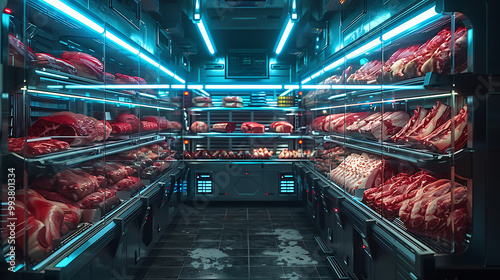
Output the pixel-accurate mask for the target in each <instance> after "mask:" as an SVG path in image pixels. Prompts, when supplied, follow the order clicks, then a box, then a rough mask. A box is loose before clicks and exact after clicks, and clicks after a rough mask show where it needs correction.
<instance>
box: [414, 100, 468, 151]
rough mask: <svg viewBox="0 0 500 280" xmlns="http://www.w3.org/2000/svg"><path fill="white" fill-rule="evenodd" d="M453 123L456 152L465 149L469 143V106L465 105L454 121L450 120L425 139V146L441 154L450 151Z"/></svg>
mask: <svg viewBox="0 0 500 280" xmlns="http://www.w3.org/2000/svg"><path fill="white" fill-rule="evenodd" d="M452 121H453V124H454V126H455V128H454V133H453V134H454V135H453V137H454V138H455V151H458V150H460V149H461V148H463V147H464V146H465V143H466V142H467V105H465V106H464V107H463V108H462V109H461V110H460V112H459V113H458V114H457V115H456V116H455V117H453V119H450V120H448V121H447V122H446V123H444V124H443V125H441V126H440V127H438V128H436V129H435V130H434V131H433V132H432V133H431V134H429V136H427V137H426V138H424V139H423V141H424V144H425V145H427V146H428V147H430V148H432V149H434V150H437V151H440V152H441V153H443V152H445V151H446V150H447V149H449V148H450V147H451V136H452V134H451V122H452Z"/></svg>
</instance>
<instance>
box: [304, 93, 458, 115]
mask: <svg viewBox="0 0 500 280" xmlns="http://www.w3.org/2000/svg"><path fill="white" fill-rule="evenodd" d="M457 94H458V93H456V92H454V93H444V94H437V95H426V96H418V97H409V98H398V99H389V100H383V101H372V102H364V103H354V104H345V105H338V106H330V107H321V108H313V109H311V111H318V110H327V109H336V108H343V107H353V106H363V105H370V104H381V103H392V102H398V101H408V100H418V99H425V98H439V97H450V96H451V95H457Z"/></svg>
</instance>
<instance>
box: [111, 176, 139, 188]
mask: <svg viewBox="0 0 500 280" xmlns="http://www.w3.org/2000/svg"><path fill="white" fill-rule="evenodd" d="M142 186H144V184H143V183H142V181H141V179H139V178H137V177H132V176H127V177H125V178H124V179H122V180H120V181H119V182H118V183H116V184H114V185H112V186H110V187H109V188H110V189H114V190H117V191H129V190H136V189H138V188H139V187H142Z"/></svg>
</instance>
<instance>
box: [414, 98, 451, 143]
mask: <svg viewBox="0 0 500 280" xmlns="http://www.w3.org/2000/svg"><path fill="white" fill-rule="evenodd" d="M450 113H451V109H450V106H448V105H445V104H443V103H441V101H437V104H436V105H434V107H433V108H432V109H431V110H430V111H429V113H428V114H427V115H426V116H425V118H424V119H423V120H422V121H421V122H420V123H419V124H418V126H416V127H415V128H414V129H413V130H412V131H410V132H409V139H411V140H416V141H421V140H423V139H425V138H426V137H427V136H428V135H430V134H431V133H432V132H433V131H434V129H436V128H437V127H439V126H441V125H442V124H444V123H445V122H446V121H447V120H448V118H449V117H450Z"/></svg>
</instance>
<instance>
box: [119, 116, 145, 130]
mask: <svg viewBox="0 0 500 280" xmlns="http://www.w3.org/2000/svg"><path fill="white" fill-rule="evenodd" d="M115 120H116V121H117V122H122V123H128V124H130V125H131V126H132V133H136V132H139V128H140V126H141V121H140V120H139V118H138V117H136V116H135V115H133V114H126V113H125V114H119V115H118V117H116V119H115Z"/></svg>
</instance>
